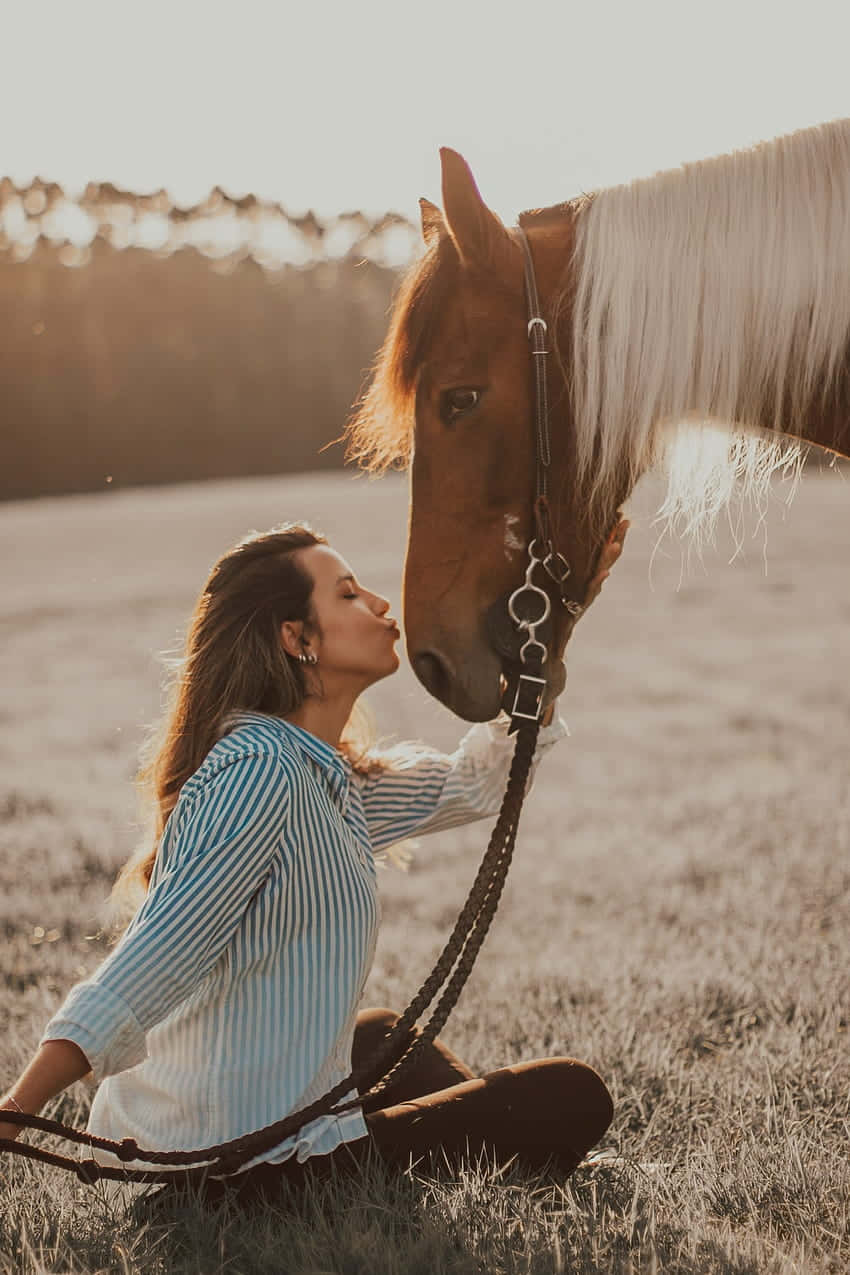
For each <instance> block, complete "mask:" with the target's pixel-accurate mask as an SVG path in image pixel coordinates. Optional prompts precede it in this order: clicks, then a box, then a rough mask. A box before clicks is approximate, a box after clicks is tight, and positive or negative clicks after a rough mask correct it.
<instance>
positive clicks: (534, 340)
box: [0, 227, 583, 1184]
mask: <svg viewBox="0 0 850 1275" xmlns="http://www.w3.org/2000/svg"><path fill="white" fill-rule="evenodd" d="M516 235H517V238H518V240H519V242H520V244H521V245H522V247H523V250H524V255H525V290H526V299H527V303H528V338H529V341H530V344H531V355H532V359H533V365H534V381H535V436H536V453H537V457H536V492H535V500H534V525H535V530H536V535H535V536H534V538H533V539H532V541H531V543H530V544H529V546H528V566H527V568H526V572H525V581H524V583H523V584H521V585H520V587H519V588H518V589H515V590H514V592H513V593H512V594H511V595H510V597H509V599H508V612H509V614H510V617H511V620H512V622H513V623H514V624H515V625H516V627H517V629H518V630H519V631H520V634H523V633H524V634H527V637H526V640H525V642H524V643H523V645H522V648H521V650H520V663H521V666H522V671H521V673H520V674H519V678H518V682H517V687H516V694H515V697H514V703H513V707H512V709H511V713H510V717H511V725H510V731H511V732H514V731H516V732H517V740H516V746H515V749H514V756H513V760H512V762H511V769H510V775H509V777H508V784H507V788H506V790H505V796H504V798H503V800H502V806H501V809H500V811H499V815H498V818H497V820H496V825H495V827H494V829H493V832H492V834H491V836H490V841H489V844H488V846H487V850H486V852H485V854H484V858H483V859H482V862H481V866H480V867H479V869H478V873H477V875H476V877H475V881H474V882H473V885H472V889H471V890H470V892H469V895H468V897H467V899H466V902H465V903H464V905H463V907H462V909H461V911H460V914H459V916H458V919H457V921H456V922H455V926H454V929H453V930H452V933H451V935H450V936H449V939H448V941H447V943H446V945H445V947H444V948H443V951H442V953H441V954H440V957H439V959H438V960H437V963H436V965H435V966H434V968H433V970H432V971H431V973H430V974H429V976H428V978H427V979H426V980H425V982H424V983H423V984H422V986H421V988H420V989H419V991H418V992H417V994H416V996H414V998H413V1000H412V1001H411V1002H410V1004H409V1005H408V1007H407V1009H406V1010H405V1011H404V1013H403V1014H402V1015H401V1017H400V1018H399V1020H398V1021H397V1023H396V1024H395V1026H394V1027H393V1028H392V1029H391V1030H390V1032H389V1033H388V1035H387V1036H386V1037H385V1039H384V1041H383V1042H382V1044H381V1046H380V1047H379V1049H378V1052H377V1055H376V1057H375V1058H374V1059H373V1060H372V1062H371V1063H370V1064H369V1065H368V1066H365V1067H361V1068H357V1069H355V1070H354V1071H352V1072H351V1074H350V1075H348V1076H346V1077H345V1079H344V1080H341V1081H340V1082H339V1084H337V1085H335V1086H334V1088H333V1089H331V1090H330V1091H329V1092H328V1093H326V1094H324V1095H323V1096H322V1097H321V1098H319V1099H317V1100H316V1101H315V1102H313V1103H311V1104H310V1105H309V1106H307V1107H305V1108H303V1109H301V1110H300V1111H295V1112H292V1113H291V1114H290V1115H288V1116H286V1117H285V1118H284V1119H283V1120H279V1121H277V1122H276V1123H275V1124H272V1125H269V1126H268V1127H267V1128H265V1129H260V1130H257V1131H256V1132H255V1133H250V1134H246V1135H244V1136H243V1137H241V1138H237V1139H234V1140H233V1141H231V1142H225V1143H221V1144H220V1145H217V1146H211V1147H205V1148H202V1149H200V1150H195V1151H147V1150H144V1149H142V1148H140V1147H139V1146H138V1144H137V1143H136V1142H135V1140H134V1139H132V1138H125V1139H123V1141H121V1142H114V1141H112V1140H111V1139H108V1138H100V1137H97V1136H96V1135H95V1134H92V1133H87V1132H83V1131H82V1130H79V1129H72V1128H69V1127H68V1126H66V1125H63V1124H60V1123H59V1122H58V1121H55V1120H48V1119H45V1118H44V1117H41V1116H29V1115H24V1114H23V1113H20V1112H17V1111H6V1110H4V1111H3V1112H2V1113H0V1119H2V1121H3V1122H4V1123H7V1124H18V1125H23V1126H26V1127H29V1128H33V1129H40V1130H42V1131H43V1132H45V1133H54V1134H58V1135H60V1136H61V1137H63V1138H65V1139H67V1140H68V1141H70V1142H76V1143H79V1144H82V1145H84V1146H89V1147H92V1148H94V1149H97V1150H101V1151H107V1152H109V1153H111V1154H112V1155H113V1156H116V1157H117V1158H118V1159H119V1160H122V1161H125V1162H126V1161H129V1160H142V1161H146V1162H148V1163H150V1164H162V1165H173V1166H175V1168H179V1169H180V1170H181V1172H180V1173H175V1172H174V1171H173V1170H170V1171H168V1172H166V1173H161V1172H160V1173H157V1172H154V1171H152V1170H142V1169H120V1168H113V1167H112V1166H107V1165H102V1164H100V1163H98V1161H96V1160H95V1159H93V1158H92V1159H88V1160H72V1159H70V1158H69V1157H68V1156H60V1155H56V1154H54V1153H53V1152H50V1151H47V1150H46V1149H45V1148H43V1147H36V1146H32V1145H31V1144H30V1143H20V1142H17V1141H12V1140H11V1139H3V1138H0V1150H2V1151H11V1152H13V1153H15V1154H18V1155H22V1156H25V1157H26V1158H27V1159H32V1160H42V1161H44V1162H46V1163H48V1164H53V1165H56V1166H57V1167H59V1168H64V1169H67V1170H70V1171H71V1172H73V1173H75V1174H76V1175H77V1177H79V1178H80V1180H81V1181H82V1182H85V1183H88V1184H92V1183H94V1182H96V1181H97V1180H98V1179H99V1178H110V1179H112V1180H115V1181H120V1182H146V1183H162V1182H174V1180H175V1178H182V1179H183V1180H184V1181H186V1180H189V1181H192V1182H202V1181H203V1180H204V1179H205V1178H206V1177H207V1176H208V1175H210V1174H215V1175H216V1176H220V1177H227V1176H230V1175H232V1174H235V1173H237V1172H238V1170H239V1169H240V1168H241V1167H242V1166H244V1165H245V1164H246V1163H247V1162H248V1161H249V1160H252V1159H254V1158H255V1157H256V1156H257V1155H259V1154H261V1153H262V1152H263V1151H265V1150H269V1149H271V1148H272V1147H275V1146H277V1145H278V1144H279V1143H281V1142H283V1141H284V1140H285V1139H286V1138H287V1137H289V1136H290V1135H291V1134H293V1133H296V1132H297V1131H298V1130H299V1129H301V1128H302V1127H303V1126H304V1125H306V1124H308V1123H309V1122H310V1121H311V1120H315V1119H317V1118H318V1117H319V1116H322V1115H327V1114H331V1113H333V1114H341V1113H342V1112H344V1111H349V1110H351V1109H352V1108H355V1107H358V1106H362V1104H363V1103H364V1102H365V1101H366V1099H367V1098H370V1099H371V1098H373V1097H375V1096H376V1095H378V1094H383V1093H385V1092H386V1091H387V1090H388V1089H392V1087H393V1085H394V1084H396V1083H397V1082H398V1079H399V1078H400V1076H401V1075H402V1074H404V1073H405V1072H407V1071H408V1070H409V1068H410V1067H411V1065H412V1064H413V1062H414V1061H416V1059H417V1058H418V1056H419V1054H420V1052H421V1050H422V1049H423V1048H424V1047H425V1046H426V1045H427V1044H428V1042H429V1041H432V1040H433V1039H434V1038H435V1037H436V1036H437V1034H438V1032H439V1031H441V1030H442V1027H443V1026H444V1024H445V1022H446V1020H447V1019H448V1016H449V1014H450V1013H451V1011H452V1009H453V1008H454V1005H455V1003H456V1002H457V999H458V997H459V995H460V993H461V991H462V989H463V986H464V984H465V983H466V980H467V978H468V977H469V973H470V971H471V969H472V966H473V964H474V962H475V958H476V956H477V955H478V952H479V951H480V948H481V945H482V943H483V942H484V938H485V937H486V934H487V931H488V929H489V926H490V922H491V921H492V919H493V917H494V915H495V913H496V909H497V907H498V905H499V899H500V897H501V893H502V888H503V886H504V883H505V879H506V877H507V873H508V869H509V867H510V864H511V858H512V856H513V850H514V845H515V842H516V835H517V829H518V825H519V817H520V813H521V810H522V804H523V800H524V797H525V790H526V784H527V780H528V774H529V771H530V769H531V763H532V760H533V757H534V751H535V747H536V745H537V736H538V732H539V730H540V718H541V716H542V699H543V691H544V689H545V685H546V682H545V678H544V677H543V665H544V664H545V662H546V659H547V655H548V651H547V647H546V644H545V643H544V642H543V641H542V640H541V639H540V638H539V637H538V636H537V630H538V629H539V628H540V626H541V625H542V624H543V623H544V622H545V621H546V620H547V619H548V617H549V615H550V613H551V600H550V596H549V592H548V590H547V589H544V588H542V587H541V586H540V585H539V584H535V582H534V577H535V574H536V573H537V572H538V568H542V570H543V571H544V572H545V573H546V574H547V575H548V576H549V578H550V579H551V581H552V582H553V583H554V585H555V586H556V588H557V592H558V597H559V599H560V602H561V603H562V605H563V606H564V607H565V608H566V609H567V611H569V613H570V614H571V615H572V616H578V615H580V614H581V611H582V609H583V608H582V606H581V604H580V603H578V602H576V601H575V600H573V599H571V598H570V597H569V595H568V594H567V592H566V581H567V579H568V577H569V575H570V567H569V563H568V562H567V561H566V559H565V558H564V557H563V555H562V554H560V553H559V552H558V550H557V548H556V546H555V542H554V538H553V534H552V527H551V518H550V514H549V504H548V471H549V465H550V462H551V455H550V446H549V402H548V389H547V367H546V358H547V354H548V350H547V348H546V339H547V334H548V329H547V325H546V321H545V319H544V318H543V316H542V314H541V312H540V301H539V298H538V295H537V282H536V279H535V275H534V263H533V261H532V257H531V250H530V248H529V245H528V240H527V238H526V235H525V232H524V231H523V230H522V229H521V228H520V227H517V228H516ZM526 609H530V610H531V615H530V616H526V615H523V614H522V612H523V610H526ZM535 611H537V612H538V614H535ZM435 999H436V1001H437V1003H436V1006H435V1007H434V1009H433V1010H432V1012H431V1017H430V1018H429V1020H428V1022H427V1023H426V1024H425V1026H424V1027H423V1028H422V1029H421V1030H420V1031H419V1033H418V1035H417V1036H415V1037H414V1039H413V1041H412V1043H411V1041H410V1037H411V1033H412V1029H413V1028H414V1027H415V1025H416V1023H417V1020H418V1019H419V1018H420V1017H421V1016H422V1015H423V1014H424V1012H425V1011H426V1010H427V1009H428V1008H429V1006H431V1004H432V1002H433V1001H434V1000H435ZM355 1088H356V1089H357V1090H359V1095H360V1096H359V1097H357V1098H349V1097H348V1095H349V1094H350V1093H351V1091H352V1089H355ZM199 1162H204V1163H202V1164H201V1163H199Z"/></svg>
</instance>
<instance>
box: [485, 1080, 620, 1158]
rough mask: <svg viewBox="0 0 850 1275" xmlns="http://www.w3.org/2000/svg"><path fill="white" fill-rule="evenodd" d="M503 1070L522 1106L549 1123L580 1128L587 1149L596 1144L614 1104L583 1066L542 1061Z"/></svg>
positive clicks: (603, 1085) (608, 1123)
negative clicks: (529, 1108) (520, 1096)
mask: <svg viewBox="0 0 850 1275" xmlns="http://www.w3.org/2000/svg"><path fill="white" fill-rule="evenodd" d="M504 1070H505V1072H507V1073H509V1074H510V1075H511V1076H512V1077H513V1080H512V1082H511V1083H512V1084H513V1085H514V1086H515V1087H516V1089H517V1092H518V1096H519V1095H520V1094H521V1095H522V1101H523V1103H524V1104H525V1103H530V1104H532V1105H533V1106H534V1107H535V1108H536V1109H537V1110H538V1111H539V1112H540V1113H548V1115H549V1117H550V1118H551V1120H552V1121H553V1124H554V1123H560V1122H561V1121H563V1122H564V1124H565V1127H567V1128H569V1129H571V1130H573V1131H578V1130H579V1129H580V1130H581V1133H582V1141H583V1142H585V1143H586V1146H587V1148H590V1147H592V1146H593V1145H594V1144H595V1143H596V1142H598V1141H599V1139H600V1138H601V1137H602V1135H603V1134H604V1133H605V1130H606V1129H607V1128H608V1126H609V1125H610V1123H611V1121H612V1119H613V1116H614V1102H613V1099H612V1098H611V1094H610V1093H609V1092H608V1086H607V1085H606V1084H605V1081H604V1080H603V1079H602V1077H601V1076H600V1075H599V1073H598V1072H597V1071H594V1069H593V1068H592V1067H590V1066H588V1065H587V1063H583V1062H578V1061H577V1060H576V1059H574V1058H546V1059H542V1060H540V1061H536V1062H529V1063H517V1064H516V1065H515V1066H513V1067H507V1068H505V1069H504ZM494 1074H495V1075H499V1074H501V1073H498V1072H496V1073H494ZM487 1079H489V1077H488V1078H487Z"/></svg>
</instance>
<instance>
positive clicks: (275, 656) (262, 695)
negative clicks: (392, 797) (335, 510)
mask: <svg viewBox="0 0 850 1275" xmlns="http://www.w3.org/2000/svg"><path fill="white" fill-rule="evenodd" d="M320 544H327V540H326V538H325V537H324V536H322V535H321V534H320V533H319V532H317V531H314V530H313V529H312V528H311V527H309V526H307V525H306V524H304V523H286V524H284V525H282V526H280V527H274V528H272V530H271V531H266V532H261V533H257V532H253V533H252V534H251V535H249V536H247V537H246V538H245V539H244V540H241V541H240V542H239V543H238V544H237V545H235V546H234V547H233V548H232V549H230V550H228V552H227V553H225V554H224V555H223V556H222V557H221V558H219V560H218V562H216V564H215V566H214V567H213V569H212V571H211V572H210V575H209V579H208V580H207V582H206V584H205V585H204V588H203V590H202V592H201V595H200V597H199V598H198V601H197V603H196V605H195V608H194V611H193V612H192V616H191V619H190V621H189V627H188V632H187V634H186V641H185V649H184V653H183V657H182V659H181V660H180V661H179V662H178V663H177V664H176V666H175V668H174V672H173V675H172V678H171V681H170V685H169V688H168V703H167V707H166V711H165V715H164V717H163V719H162V721H161V722H160V724H159V725H158V726H157V727H156V728H155V729H154V731H153V732H152V734H151V736H150V738H149V739H148V742H147V744H146V745H145V746H144V748H143V750H142V757H141V763H142V764H141V768H140V770H139V774H138V776H137V782H138V785H139V788H140V790H141V794H142V798H143V801H144V804H145V805H146V806H147V808H148V829H147V832H146V835H145V838H144V840H143V842H142V844H141V845H140V847H139V849H138V850H137V851H136V853H135V854H134V855H133V856H132V858H130V859H129V860H128V861H127V863H125V864H124V866H123V867H122V868H121V871H120V872H119V874H118V877H117V879H116V881H115V884H114V886H113V887H112V892H111V894H110V898H109V901H108V905H107V910H106V912H107V924H108V925H109V926H110V928H111V929H112V930H113V931H115V930H117V929H120V928H121V927H122V926H123V925H124V924H125V922H126V921H127V920H129V917H130V916H131V915H132V913H133V912H134V911H135V909H136V907H137V906H138V904H139V903H140V902H141V901H142V899H143V898H144V895H145V894H146V893H147V889H148V886H149V884H150V879H151V874H152V872H153V866H154V862H155V860H156V853H157V846H158V844H159V840H160V838H161V836H162V832H163V829H164V828H165V825H166V822H167V821H168V817H169V815H170V814H171V812H172V810H173V809H174V807H175V805H176V804H177V799H178V797H179V795H180V789H181V788H182V787H183V785H184V784H185V782H186V780H187V779H188V778H189V777H190V775H193V774H194V772H195V771H196V770H197V769H198V767H199V766H200V765H201V762H202V761H203V760H204V758H205V757H206V755H207V753H208V752H209V751H210V749H211V748H212V747H213V745H214V744H215V743H216V741H217V740H218V739H219V738H220V737H221V735H222V733H223V731H224V730H225V729H226V722H227V719H228V718H229V717H230V716H231V714H233V713H236V712H239V711H243V712H244V711H246V710H248V711H250V710H253V711H255V712H260V713H269V714H273V715H274V716H277V717H284V716H286V715H287V714H289V713H292V712H293V711H295V710H296V709H297V708H299V706H300V705H301V704H302V703H303V701H304V698H305V696H306V694H307V687H306V683H305V671H304V666H303V665H302V664H301V663H299V661H298V660H296V659H293V658H292V656H290V655H289V654H288V653H287V652H286V650H285V648H284V646H283V643H282V641H281V638H280V627H281V624H282V623H283V621H284V620H292V621H297V620H300V621H302V622H303V624H304V628H305V631H306V632H308V633H316V634H317V635H318V636H319V637H321V631H320V629H319V624H318V620H317V617H316V615H315V611H314V608H313V604H312V593H313V580H312V578H311V576H310V574H309V572H308V571H306V570H305V568H304V566H303V565H302V564H301V563H300V562H299V561H298V558H297V550H299V549H309V548H311V547H312V546H313V545H320ZM371 742H372V741H371V726H370V722H369V719H368V716H367V715H366V713H365V711H364V710H363V709H362V707H360V706H358V705H356V706H355V709H354V712H353V713H352V715H351V717H350V718H349V721H348V723H347V725H346V728H345V730H344V732H343V735H342V739H341V741H340V749H341V751H342V752H344V753H345V754H346V756H347V757H348V759H349V761H350V762H351V764H352V766H354V767H355V768H356V769H358V770H360V771H362V772H364V773H368V772H369V771H372V770H374V769H376V768H379V769H380V768H382V762H381V760H380V758H379V757H378V756H377V755H371V756H370V755H369V754H368V750H369V747H370V744H371Z"/></svg>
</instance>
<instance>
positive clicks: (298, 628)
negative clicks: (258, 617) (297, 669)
mask: <svg viewBox="0 0 850 1275" xmlns="http://www.w3.org/2000/svg"><path fill="white" fill-rule="evenodd" d="M303 633H304V621H303V620H284V621H283V624H281V626H280V640H281V642H282V643H283V649H284V650H285V651H286V653H287V655H291V656H292V657H293V658H295V659H297V658H298V656H299V655H300V654H301V652H302V651H303V649H304V643H303Z"/></svg>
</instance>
